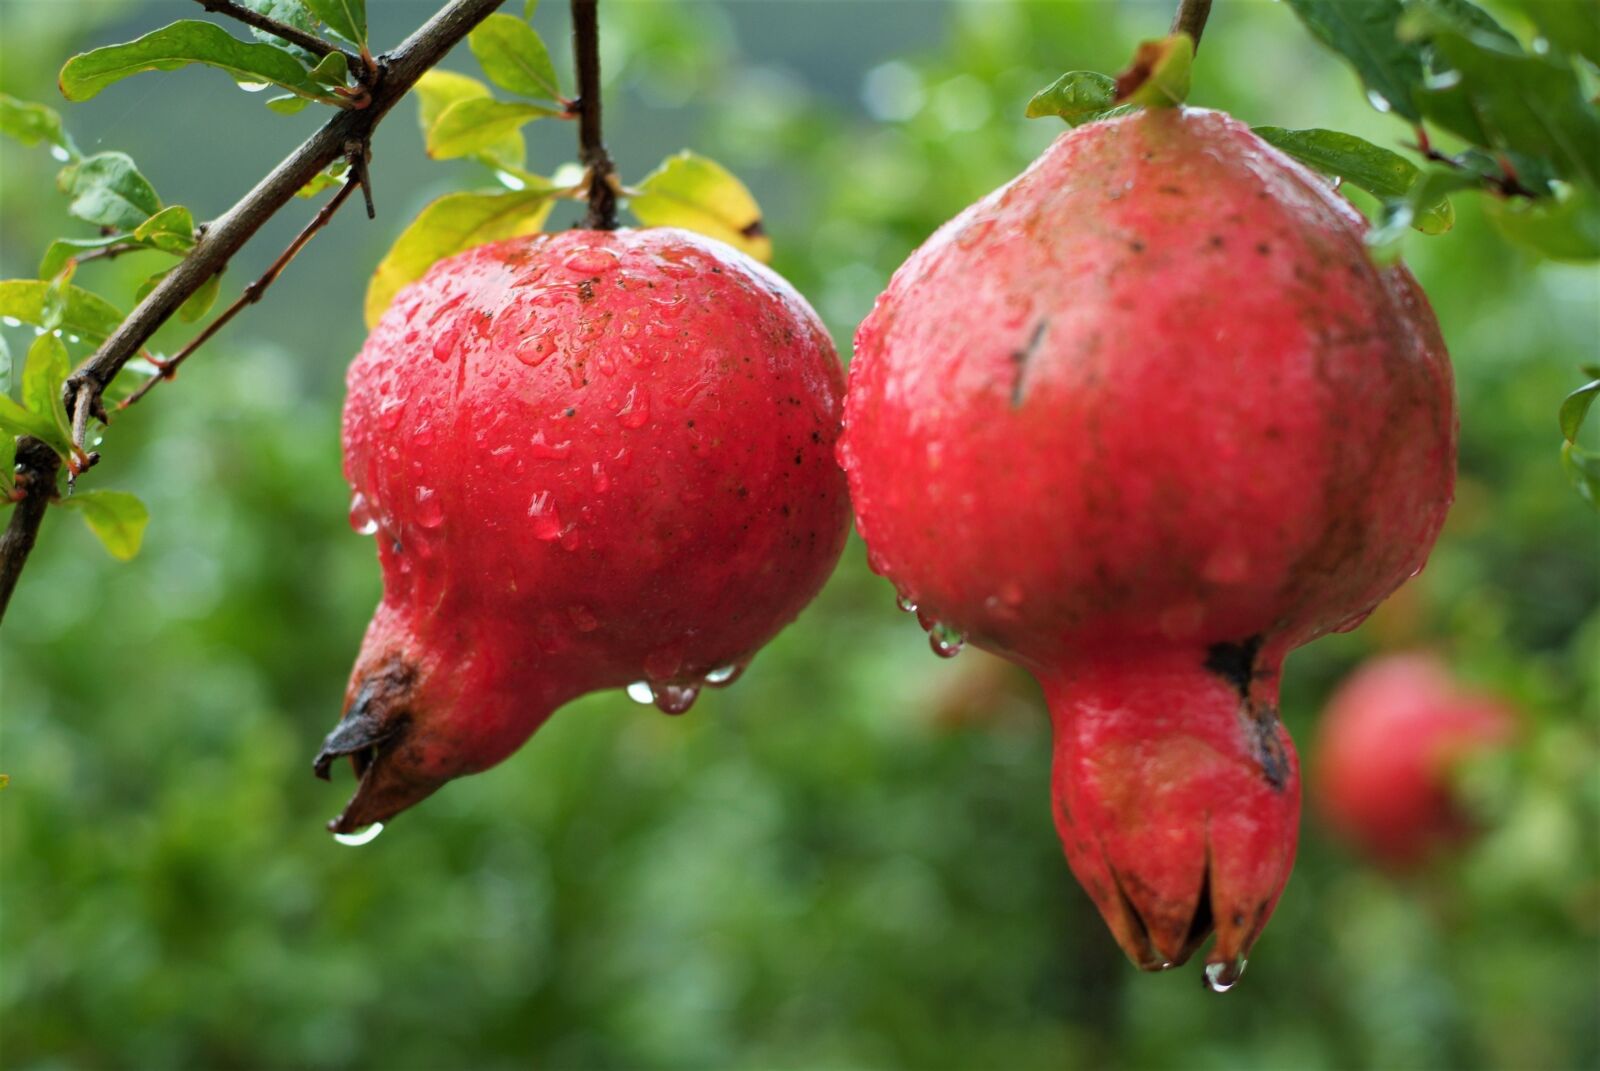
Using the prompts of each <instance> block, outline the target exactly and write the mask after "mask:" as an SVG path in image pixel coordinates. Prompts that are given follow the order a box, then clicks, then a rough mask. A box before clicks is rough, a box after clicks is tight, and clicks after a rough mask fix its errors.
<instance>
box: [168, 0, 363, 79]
mask: <svg viewBox="0 0 1600 1071" xmlns="http://www.w3.org/2000/svg"><path fill="white" fill-rule="evenodd" d="M196 2H197V3H198V4H199V5H200V6H201V7H203V8H205V9H206V10H207V11H211V12H214V13H216V14H218V15H226V16H227V17H228V18H230V19H237V20H238V21H239V22H242V23H244V24H245V25H246V26H254V27H255V28H256V29H258V30H264V31H266V32H267V33H270V34H272V36H274V37H281V38H283V39H284V40H285V41H287V42H289V43H290V44H291V45H299V46H300V47H301V48H303V49H305V50H306V51H307V52H311V53H313V54H315V55H316V56H317V57H318V58H321V57H323V56H329V55H332V54H333V53H335V52H338V53H340V54H342V55H343V56H344V58H345V61H346V62H347V63H348V64H349V65H350V70H351V72H352V73H354V74H355V76H356V77H357V78H360V77H361V75H362V73H363V72H364V71H365V70H366V65H365V64H364V63H362V62H361V57H360V56H359V55H357V54H356V53H354V52H346V51H345V50H344V49H342V48H340V47H339V46H337V45H334V44H330V43H328V42H327V41H324V40H323V39H322V38H320V37H318V36H317V35H316V34H314V33H306V32H305V31H304V30H301V29H299V28H297V27H294V26H290V25H289V24H288V23H286V22H279V21H278V20H277V19H274V18H269V17H268V16H266V15H263V14H261V13H260V12H259V11H252V10H251V9H250V8H247V7H245V6H244V5H243V4H240V3H236V2H235V0H196Z"/></svg>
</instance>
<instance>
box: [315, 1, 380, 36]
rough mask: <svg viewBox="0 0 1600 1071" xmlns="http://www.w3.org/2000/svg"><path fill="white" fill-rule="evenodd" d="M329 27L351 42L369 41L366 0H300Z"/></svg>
mask: <svg viewBox="0 0 1600 1071" xmlns="http://www.w3.org/2000/svg"><path fill="white" fill-rule="evenodd" d="M300 2H301V3H303V4H305V6H306V7H307V8H309V9H310V11H311V13H312V14H313V15H315V16H316V17H317V18H318V19H321V20H322V22H323V23H325V24H326V25H327V27H328V29H330V30H332V31H333V32H334V33H336V34H338V35H339V36H340V37H342V38H344V39H345V40H346V41H349V42H350V43H351V44H356V45H365V44H366V43H367V3H366V0H300Z"/></svg>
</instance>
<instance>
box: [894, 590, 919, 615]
mask: <svg viewBox="0 0 1600 1071" xmlns="http://www.w3.org/2000/svg"><path fill="white" fill-rule="evenodd" d="M894 604H895V605H896V606H898V607H900V611H901V612H902V613H907V614H914V613H916V612H917V603H916V600H915V599H913V598H911V596H909V595H896V596H895V597H894Z"/></svg>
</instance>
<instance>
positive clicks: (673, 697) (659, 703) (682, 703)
mask: <svg viewBox="0 0 1600 1071" xmlns="http://www.w3.org/2000/svg"><path fill="white" fill-rule="evenodd" d="M651 688H652V690H653V691H654V692H655V701H656V709H658V710H660V711H661V713H663V714H682V713H683V712H684V711H686V710H688V709H689V708H690V707H692V706H694V701H695V700H696V699H697V698H699V695H700V686H699V685H698V684H666V683H663V684H656V685H652V686H651Z"/></svg>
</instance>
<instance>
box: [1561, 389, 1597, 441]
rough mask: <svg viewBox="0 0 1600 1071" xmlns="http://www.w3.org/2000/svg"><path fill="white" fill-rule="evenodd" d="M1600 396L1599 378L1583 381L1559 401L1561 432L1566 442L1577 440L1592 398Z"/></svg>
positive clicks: (1592, 400) (1591, 403)
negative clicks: (1589, 381)
mask: <svg viewBox="0 0 1600 1071" xmlns="http://www.w3.org/2000/svg"><path fill="white" fill-rule="evenodd" d="M1596 398H1600V379H1597V380H1594V381H1593V382H1591V383H1585V384H1584V385H1583V386H1581V387H1579V388H1578V389H1577V390H1575V391H1573V392H1572V393H1571V394H1569V395H1567V396H1566V398H1565V399H1564V400H1563V401H1562V403H1561V413H1560V417H1559V419H1560V421H1561V434H1562V435H1563V436H1564V437H1565V438H1566V440H1567V442H1569V443H1575V442H1577V441H1578V431H1579V430H1580V429H1581V428H1582V427H1583V418H1584V417H1586V416H1588V415H1589V407H1590V406H1591V405H1593V404H1594V400H1595V399H1596Z"/></svg>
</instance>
